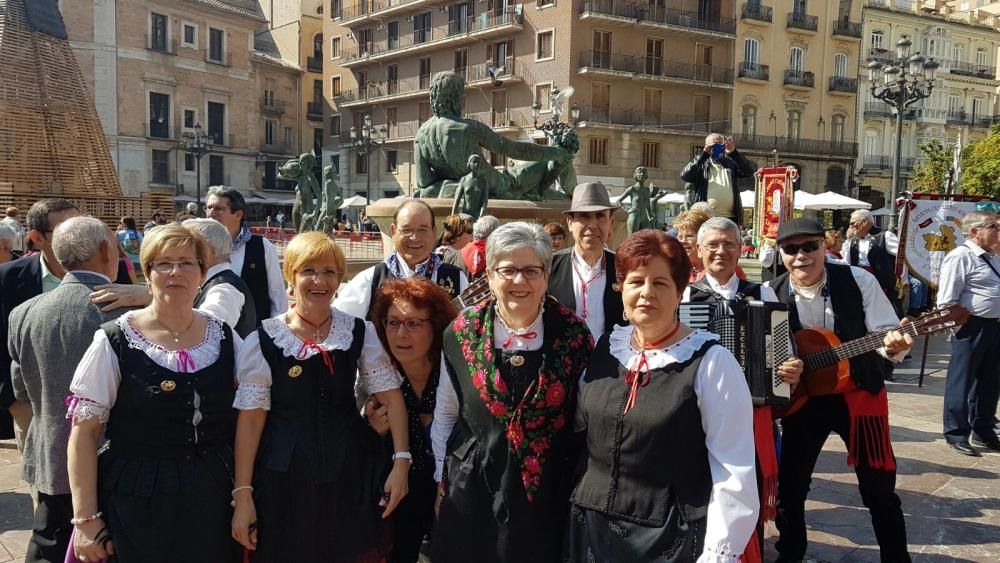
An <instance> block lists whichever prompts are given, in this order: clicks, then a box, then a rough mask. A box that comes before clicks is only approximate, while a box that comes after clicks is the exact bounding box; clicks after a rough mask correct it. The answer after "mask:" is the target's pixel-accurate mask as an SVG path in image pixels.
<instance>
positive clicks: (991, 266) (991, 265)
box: [979, 252, 1000, 278]
mask: <svg viewBox="0 0 1000 563" xmlns="http://www.w3.org/2000/svg"><path fill="white" fill-rule="evenodd" d="M990 254H992V253H991V252H984V253H982V254H980V255H979V257H980V258H982V259H983V262H986V265H987V266H989V267H990V269H991V270H993V273H994V274H996V275H997V277H998V278H1000V272H998V271H997V268H996V266H994V265H993V262H990V259H989V255H990Z"/></svg>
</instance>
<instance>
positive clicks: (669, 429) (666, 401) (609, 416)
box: [572, 334, 718, 527]
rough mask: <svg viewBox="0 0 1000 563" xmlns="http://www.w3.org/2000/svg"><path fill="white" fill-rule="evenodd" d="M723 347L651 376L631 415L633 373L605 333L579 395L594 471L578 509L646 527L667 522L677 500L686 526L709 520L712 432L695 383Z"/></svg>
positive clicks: (577, 496) (582, 486)
mask: <svg viewBox="0 0 1000 563" xmlns="http://www.w3.org/2000/svg"><path fill="white" fill-rule="evenodd" d="M717 344H718V343H717V342H714V341H710V342H706V343H705V344H704V345H703V347H702V348H701V350H699V351H698V352H696V353H695V354H694V355H693V356H692V357H691V359H690V360H688V361H687V362H684V363H683V364H678V365H672V366H668V367H666V368H664V369H658V370H652V371H651V372H650V374H649V384H648V385H646V386H645V387H643V388H642V389H640V390H639V395H638V399H637V401H636V404H635V406H634V407H633V408H632V410H630V411H629V413H628V415H625V416H623V415H622V411H623V409H624V406H625V402H626V400H627V399H628V395H629V386H628V385H625V382H624V381H625V375H626V373H627V371H628V370H626V369H625V367H624V366H622V365H621V364H620V363H619V362H618V360H617V359H616V358H615V357H614V356H612V355H611V351H610V346H609V335H608V334H605V335H603V336H602V337H601V339H600V341H599V342H598V343H597V348H595V350H594V353H593V354H592V355H591V359H590V364H589V366H588V367H587V374H586V375H585V376H584V380H583V384H582V385H581V388H580V404H579V407H578V408H580V409H581V410H582V413H583V414H584V416H585V417H586V420H587V452H588V455H589V457H588V460H587V470H586V473H584V475H583V479H581V480H580V483H579V484H578V485H577V487H576V489H575V490H574V491H573V498H572V500H573V502H574V503H575V504H577V505H579V506H581V507H584V508H589V509H592V510H596V511H599V512H602V513H604V514H606V515H608V516H610V517H612V518H620V519H622V520H627V521H629V522H634V523H637V524H642V525H645V526H655V527H662V526H663V525H665V523H666V518H667V512H668V510H669V508H670V507H669V506H668V500H669V499H670V497H671V495H673V497H674V498H676V500H677V504H678V506H679V507H680V509H681V510H682V511H683V512H684V516H685V518H686V519H687V520H689V521H690V520H698V519H701V518H704V517H705V515H706V514H707V511H708V501H709V498H710V497H711V494H712V472H711V469H710V468H709V464H708V448H707V447H706V446H705V431H704V430H703V428H702V425H701V411H700V410H699V409H698V396H697V395H696V394H695V392H694V378H695V376H696V374H697V373H698V367H699V365H700V364H701V359H702V357H703V356H704V355H705V352H707V351H708V349H709V348H711V347H712V346H715V345H717Z"/></svg>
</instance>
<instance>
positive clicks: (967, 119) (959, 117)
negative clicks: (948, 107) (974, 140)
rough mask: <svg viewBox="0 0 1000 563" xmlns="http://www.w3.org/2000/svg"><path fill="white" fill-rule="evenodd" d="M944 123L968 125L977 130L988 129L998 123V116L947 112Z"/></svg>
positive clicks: (999, 118) (961, 111) (999, 119)
mask: <svg viewBox="0 0 1000 563" xmlns="http://www.w3.org/2000/svg"><path fill="white" fill-rule="evenodd" d="M945 122H946V123H947V124H948V125H968V126H969V127H975V128H978V129H988V128H989V127H990V126H991V125H993V124H995V123H1000V116H996V115H982V114H978V115H977V114H971V113H968V112H966V111H964V110H960V111H949V112H948V115H947V118H946V119H945Z"/></svg>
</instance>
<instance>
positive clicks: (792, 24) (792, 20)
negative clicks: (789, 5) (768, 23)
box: [785, 12, 819, 31]
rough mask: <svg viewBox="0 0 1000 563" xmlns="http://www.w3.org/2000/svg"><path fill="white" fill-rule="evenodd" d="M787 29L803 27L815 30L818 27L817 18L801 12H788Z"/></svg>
mask: <svg viewBox="0 0 1000 563" xmlns="http://www.w3.org/2000/svg"><path fill="white" fill-rule="evenodd" d="M787 21H788V23H787V25H786V26H785V27H786V28H787V29H804V30H806V31H816V30H818V29H819V18H818V17H817V16H810V15H809V14H806V13H803V12H788V20H787Z"/></svg>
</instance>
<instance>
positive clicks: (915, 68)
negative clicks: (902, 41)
mask: <svg viewBox="0 0 1000 563" xmlns="http://www.w3.org/2000/svg"><path fill="white" fill-rule="evenodd" d="M926 60H927V59H925V58H923V57H922V56H920V55H919V54H918V55H913V56H912V57H910V60H909V61H908V63H909V65H910V75H912V76H913V78H914V80H916V79H919V78H920V76H921V75H923V73H924V61H926Z"/></svg>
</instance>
